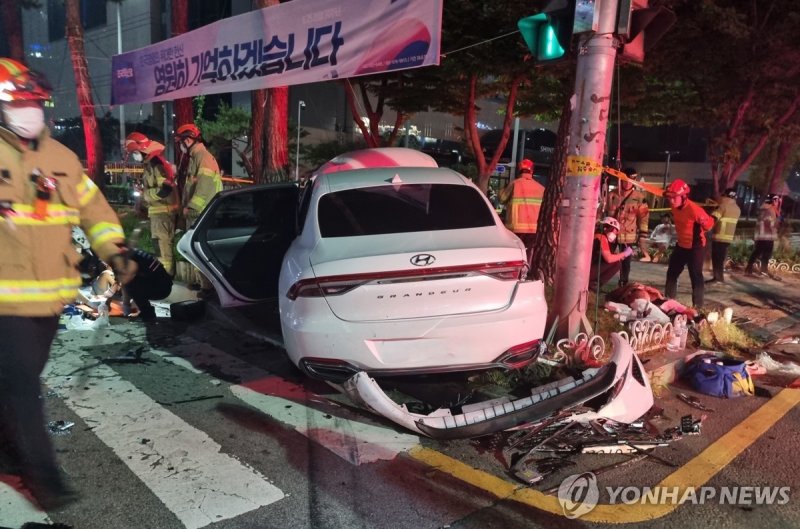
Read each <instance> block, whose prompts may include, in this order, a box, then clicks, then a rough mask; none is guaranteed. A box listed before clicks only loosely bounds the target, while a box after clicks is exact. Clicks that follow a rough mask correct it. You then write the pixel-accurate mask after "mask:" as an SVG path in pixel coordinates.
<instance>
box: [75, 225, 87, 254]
mask: <svg viewBox="0 0 800 529" xmlns="http://www.w3.org/2000/svg"><path fill="white" fill-rule="evenodd" d="M72 242H73V243H74V244H75V246H80V247H81V249H83V250H88V249H89V248H90V247H91V245H90V244H89V239H88V238H87V237H86V234H85V233H84V232H83V230H82V229H80V228H79V227H78V226H73V227H72Z"/></svg>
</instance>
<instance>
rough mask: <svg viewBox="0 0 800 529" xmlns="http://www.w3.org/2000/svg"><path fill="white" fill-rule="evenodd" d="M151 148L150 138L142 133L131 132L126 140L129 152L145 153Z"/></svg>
mask: <svg viewBox="0 0 800 529" xmlns="http://www.w3.org/2000/svg"><path fill="white" fill-rule="evenodd" d="M149 146H150V138H148V137H147V136H145V135H144V134H142V133H141V132H131V133H130V134H128V137H127V138H125V150H126V151H128V152H135V151H144V150H145V149H147V147H149Z"/></svg>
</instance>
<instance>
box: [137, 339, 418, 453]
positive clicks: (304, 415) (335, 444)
mask: <svg viewBox="0 0 800 529" xmlns="http://www.w3.org/2000/svg"><path fill="white" fill-rule="evenodd" d="M151 352H152V353H154V354H157V355H160V356H162V357H163V358H164V359H165V360H167V361H170V362H173V363H175V364H176V365H180V366H182V367H184V368H186V369H189V370H191V371H192V372H195V373H197V372H198V371H197V369H196V368H195V367H194V366H196V365H214V366H215V369H218V370H219V371H220V372H221V373H224V374H225V375H226V376H228V377H231V376H232V377H237V378H238V379H239V380H241V381H242V384H241V385H232V386H231V388H230V390H231V393H233V395H234V396H236V397H237V398H239V399H240V400H242V401H243V402H245V403H247V404H249V405H250V406H252V407H254V408H256V409H258V410H259V411H261V412H263V413H264V414H266V415H269V416H271V417H273V418H274V419H276V420H278V421H280V422H282V423H284V424H287V425H288V426H290V427H292V428H294V429H295V430H296V431H297V432H299V433H301V434H302V435H304V436H306V437H308V438H309V439H311V440H312V441H315V442H317V443H319V444H320V445H322V446H324V447H325V448H327V449H328V450H330V451H331V452H333V453H334V454H336V455H337V456H339V457H341V458H342V459H344V460H345V461H347V462H349V463H351V464H353V465H361V464H364V463H372V462H374V461H378V460H392V459H394V458H395V457H397V455H398V454H399V453H401V452H408V451H409V450H411V449H412V448H414V447H415V446H417V445H419V437H417V436H416V435H411V434H406V433H400V432H397V431H395V430H394V429H392V428H385V427H382V426H375V425H371V424H367V423H363V422H359V421H353V420H349V419H344V418H341V417H335V416H333V415H330V414H327V413H324V412H322V411H319V410H316V409H314V408H310V407H307V406H305V405H304V404H303V403H304V402H307V401H309V400H313V399H314V398H320V397H318V396H316V395H315V394H313V393H310V392H308V391H307V390H306V389H305V388H304V387H303V386H300V385H298V384H294V383H292V382H289V381H287V380H284V379H282V378H280V377H277V376H274V375H271V374H269V373H267V372H266V371H264V370H261V369H258V368H257V367H255V366H253V365H251V364H248V363H247V362H244V361H242V360H239V359H238V358H235V357H232V356H230V355H228V354H226V353H224V352H222V351H220V350H219V349H216V348H214V347H212V346H211V345H208V344H204V343H192V344H188V345H185V346H182V347H178V348H176V349H174V350H173V351H172V352H170V353H169V354H166V353H162V352H160V351H156V350H154V351H151ZM176 354H178V355H180V356H177V357H176V356H175V355H176ZM187 359H188V360H190V361H189V362H187V361H186V360H187Z"/></svg>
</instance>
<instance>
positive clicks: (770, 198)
mask: <svg viewBox="0 0 800 529" xmlns="http://www.w3.org/2000/svg"><path fill="white" fill-rule="evenodd" d="M780 199H781V196H780V195H776V194H775V193H770V194H768V195H767V198H766V199H765V200H764V202H766V203H767V204H774V203H775V202H778V201H779V200H780Z"/></svg>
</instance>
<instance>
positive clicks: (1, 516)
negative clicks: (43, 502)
mask: <svg viewBox="0 0 800 529" xmlns="http://www.w3.org/2000/svg"><path fill="white" fill-rule="evenodd" d="M6 478H9V476H3V475H0V525H3V526H6V527H21V526H22V525H23V524H25V523H28V522H34V523H41V524H49V523H50V518H49V517H48V516H47V513H46V512H42V511H40V510H39V509H37V508H36V507H35V506H34V505H33V504H32V503H30V502H29V501H28V499H27V498H26V497H25V496H23V495H22V494H20V492H19V490H18V488H19V487H20V486H21V485H20V483H19V478H16V477H14V478H13V483H12V482H11V479H8V480H7V479H6Z"/></svg>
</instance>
